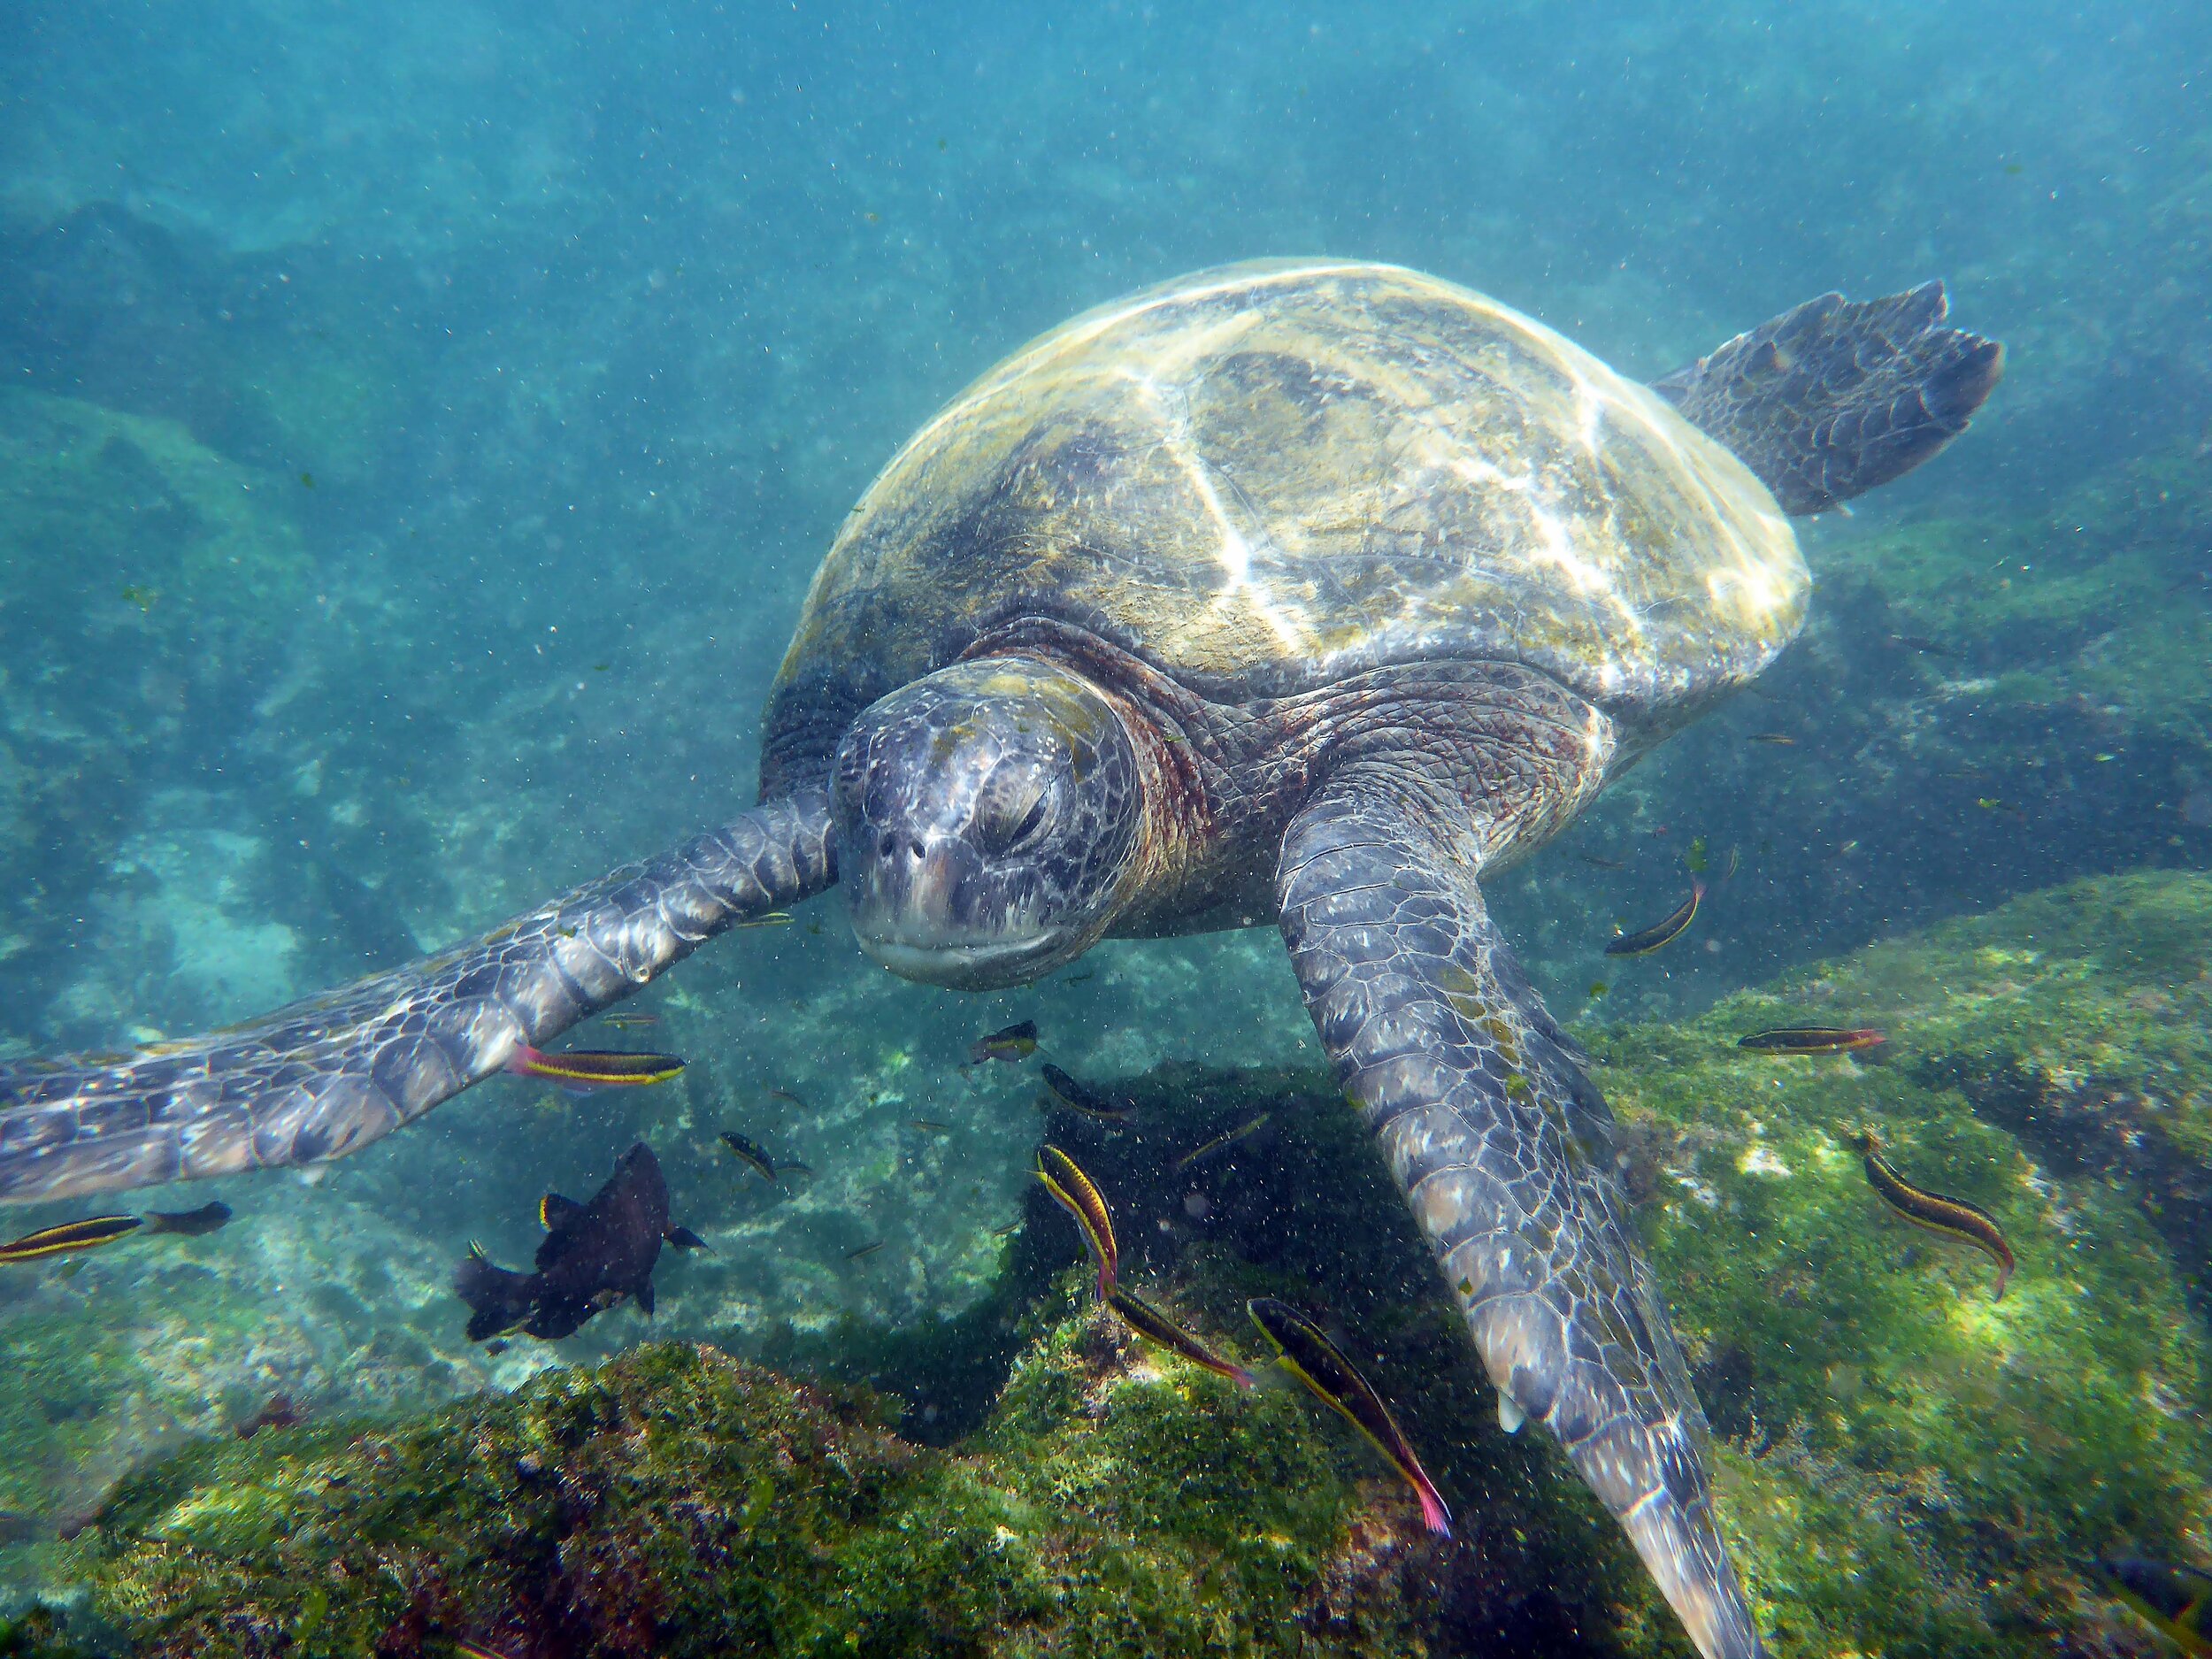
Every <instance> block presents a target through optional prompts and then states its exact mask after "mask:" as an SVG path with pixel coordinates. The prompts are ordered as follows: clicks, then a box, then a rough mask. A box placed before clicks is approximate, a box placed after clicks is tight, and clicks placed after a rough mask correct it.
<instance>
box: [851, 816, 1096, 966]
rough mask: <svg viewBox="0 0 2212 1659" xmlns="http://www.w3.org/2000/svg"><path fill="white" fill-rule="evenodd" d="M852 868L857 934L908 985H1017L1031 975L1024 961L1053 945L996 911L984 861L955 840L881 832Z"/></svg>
mask: <svg viewBox="0 0 2212 1659" xmlns="http://www.w3.org/2000/svg"><path fill="white" fill-rule="evenodd" d="M849 863H852V865H854V870H852V874H849V876H845V896H848V902H849V907H852V932H854V936H856V938H858V941H861V949H863V951H867V954H870V956H874V958H876V960H879V963H883V964H885V967H887V969H892V972H894V973H898V976H901V978H907V980H923V982H927V985H951V987H960V989H972V991H973V989H991V987H1000V985H1020V982H1025V980H1029V978H1031V973H1029V972H1025V964H1026V963H1035V960H1038V958H1040V956H1051V951H1053V945H1056V942H1057V941H1056V938H1053V932H1051V929H1047V932H1033V929H1026V927H1020V923H1018V918H1009V916H1000V914H994V907H991V902H989V896H987V883H985V870H982V858H980V856H978V854H976V849H973V848H969V845H967V843H964V841H960V839H958V836H925V834H896V832H883V834H879V836H876V839H874V848H870V849H867V854H863V856H861V858H852V861H849ZM1009 923H1013V925H1009Z"/></svg>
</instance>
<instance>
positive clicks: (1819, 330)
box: [1652, 282, 2005, 513]
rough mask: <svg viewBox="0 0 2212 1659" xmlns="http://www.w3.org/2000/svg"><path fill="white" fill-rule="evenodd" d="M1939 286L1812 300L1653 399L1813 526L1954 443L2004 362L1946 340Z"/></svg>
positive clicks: (1679, 373)
mask: <svg viewBox="0 0 2212 1659" xmlns="http://www.w3.org/2000/svg"><path fill="white" fill-rule="evenodd" d="M1949 310H1950V306H1949V303H1948V302H1947V301H1946V300H1945V298H1944V297H1943V284H1942V283H1940V282H1924V283H1922V284H1921V285H1920V286H1919V287H1918V288H1914V289H1912V290H1910V291H1909V292H1908V293H1904V294H1893V295H1891V296H1889V297H1888V298H1886V299H1878V300H1862V301H1858V302H1853V301H1850V300H1847V299H1845V298H1844V297H1843V296H1842V295H1840V294H1824V295H1822V296H1820V297H1819V298H1818V299H1816V300H1807V301H1806V302H1805V303H1803V304H1802V305H1800V306H1796V307H1794V308H1793V309H1792V310H1790V311H1784V312H1783V313H1782V314H1781V315H1780V316H1779V317H1777V318H1774V319H1771V320H1770V321H1768V322H1763V323H1762V324H1760V325H1759V326H1757V327H1756V328H1755V329H1753V330H1752V331H1751V332H1750V333H1749V334H1738V335H1737V336H1736V337H1735V338H1734V339H1733V340H1731V341H1730V342H1728V343H1727V344H1725V345H1724V346H1722V347H1721V348H1720V349H1718V350H1717V351H1715V352H1714V353H1713V355H1712V356H1710V357H1700V358H1699V359H1698V360H1697V361H1696V362H1695V363H1693V364H1690V365H1688V366H1686V367H1685V368H1679V369H1677V370H1676V371H1675V372H1674V373H1672V374H1670V375H1668V376H1667V377H1666V379H1664V380H1659V381H1656V382H1655V383H1654V384H1653V387H1652V389H1653V390H1654V391H1655V392H1657V393H1658V394H1659V395H1660V396H1663V397H1664V398H1666V399H1667V400H1668V401H1669V402H1670V403H1673V404H1674V405H1675V407H1676V408H1678V409H1679V410H1680V411H1682V413H1683V416H1684V418H1685V419H1687V420H1688V421H1689V422H1690V424H1691V425H1692V426H1697V427H1699V428H1701V430H1703V431H1705V432H1707V433H1709V434H1711V435H1712V436H1713V437H1716V438H1718V439H1719V440H1720V441H1721V442H1723V443H1724V444H1726V445H1727V446H1728V447H1729V448H1730V449H1732V450H1734V451H1735V453H1736V457H1737V458H1738V459H1739V460H1740V461H1742V462H1743V464H1744V465H1746V466H1748V467H1749V468H1750V469H1751V470H1752V471H1753V472H1756V473H1757V474H1758V475H1759V480H1760V482H1762V483H1763V484H1764V485H1765V486H1766V487H1767V488H1769V489H1770V490H1772V491H1773V492H1774V498H1775V499H1776V500H1777V501H1778V502H1780V503H1782V506H1783V509H1784V511H1788V512H1794V513H1806V512H1822V511H1826V510H1827V509H1828V508H1830V507H1832V506H1834V505H1835V504H1836V503H1839V502H1844V501H1848V500H1850V499H1851V497H1853V496H1854V495H1864V494H1865V493H1866V492H1867V491H1868V490H1870V489H1872V488H1875V487H1876V486H1877V485H1880V484H1886V483H1888V482H1889V480H1892V479H1893V478H1897V477H1901V476H1902V475H1903V474H1904V473H1907V472H1911V471H1912V469H1913V468H1914V467H1916V466H1918V465H1920V464H1921V463H1922V462H1923V461H1924V460H1926V459H1928V458H1929V457H1931V456H1932V455H1933V454H1935V452H1936V451H1937V450H1938V449H1941V448H1942V447H1943V446H1944V445H1945V444H1947V443H1948V442H1951V440H1952V439H1954V438H1955V437H1957V436H1958V435H1959V434H1960V433H1962V432H1964V431H1965V430H1966V423H1967V421H1968V420H1969V419H1971V418H1972V416H1973V413H1974V411H1976V410H1978V409H1979V408H1980V407H1981V406H1982V403H1983V400H1984V399H1985V398H1987V397H1988V396H1989V395H1990V393H1991V392H1993V391H1994V390H1995V389H1996V388H1997V381H1998V379H1999V377H2000V376H2001V375H2002V374H2003V373H2004V372H2005V349H2004V347H2002V346H2001V345H1999V344H1998V343H1997V342H1995V341H1993V340H1985V339H1983V338H1982V337H1981V336H1980V335H1979V334H1968V333H1967V332H1966V331H1965V330H1963V329H1960V328H1947V327H1945V326H1943V319H1944V318H1945V317H1946V316H1947V314H1948V312H1949Z"/></svg>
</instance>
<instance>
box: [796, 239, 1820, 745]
mask: <svg viewBox="0 0 2212 1659" xmlns="http://www.w3.org/2000/svg"><path fill="white" fill-rule="evenodd" d="M1808 585H1809V584H1808V578H1807V575H1806V572H1805V567H1804V565H1803V562H1802V560H1801V557H1800V556H1799V553H1798V549H1797V542H1796V538H1795V536H1794V534H1793V532H1792V530H1791V528H1790V526H1789V522H1788V520H1787V519H1786V518H1785V517H1784V516H1783V514H1782V512H1781V510H1780V508H1779V507H1778V505H1777V504H1776V503H1775V502H1774V499H1773V497H1772V496H1771V495H1769V494H1768V492H1767V490H1766V488H1765V487H1764V486H1763V485H1762V484H1761V483H1760V482H1759V481H1758V480H1756V479H1755V477H1753V476H1752V474H1751V473H1750V472H1748V471H1747V469H1746V468H1745V467H1744V466H1743V465H1741V464H1740V462H1738V461H1737V460H1736V459H1735V457H1733V456H1732V455H1730V454H1729V453H1728V452H1727V451H1726V450H1724V449H1722V448H1721V447H1720V446H1719V445H1718V444H1717V443H1715V442H1713V441H1712V440H1710V439H1709V438H1707V437H1706V436H1705V435H1704V434H1701V433H1700V432H1698V431H1697V430H1696V429H1695V428H1694V427H1692V426H1689V425H1688V424H1687V423H1686V422H1685V421H1684V420H1683V419H1681V418H1680V417H1679V416H1678V415H1677V414H1676V413H1675V411H1673V409H1672V408H1671V407H1670V406H1669V405H1668V404H1667V403H1665V402H1663V400H1662V399H1660V398H1659V397H1658V396H1655V395H1654V394H1653V393H1651V392H1650V391H1648V390H1647V389H1646V388H1643V387H1641V386H1639V385H1636V384H1634V383H1633V382H1631V381H1628V380H1624V379H1622V378H1621V377H1620V376H1619V375H1617V374H1616V373H1613V372H1612V371H1611V370H1610V369H1609V368H1607V367H1606V366H1605V365H1603V364H1601V363H1600V362H1598V361H1597V359H1595V358H1594V357H1591V356H1590V355H1589V354H1588V353H1587V352H1585V351H1583V350H1582V349H1579V348H1578V347H1577V346H1575V345H1573V344H1571V343H1570V342H1567V341H1566V340H1564V339H1563V338H1561V337H1560V336H1559V335H1557V334H1554V333H1552V332H1551V331H1550V330H1549V329H1548V328H1545V327H1544V326H1541V325H1540V324H1538V323H1535V322H1532V321H1531V320H1530V319H1527V318H1525V317H1523V316H1521V315H1519V314H1518V313H1517V312H1515V311H1511V310H1509V309H1508V308H1507V307H1505V306H1503V305H1500V304H1498V303H1495V302H1494V301H1491V300H1487V299H1485V298H1483V297H1482V296H1479V295H1477V294H1473V293H1471V292H1469V291H1468V290H1466V289H1463V288H1456V287H1455V286H1453V285H1451V284H1449V283H1447V282H1442V281H1439V280H1435V279H1433V278H1431V277H1425V276H1423V275H1420V274H1419V273H1415V272H1411V271H1406V270H1402V269H1399V268H1397V267H1394V266H1388V265H1357V264H1345V263H1330V262H1318V261H1302V262H1297V263H1285V264H1275V265H1240V266H1233V267H1231V268H1228V269H1225V270H1220V271H1214V272H1209V273H1201V274H1199V275H1196V276H1192V277H1187V278H1184V279H1182V280H1179V281H1176V282H1172V283H1170V284H1167V285H1165V286H1164V287H1161V288H1155V289H1153V290H1151V291H1149V292H1148V293H1145V294H1141V295H1138V296H1133V297H1132V298H1130V299H1127V300H1124V301H1121V302H1118V303H1115V304H1113V305H1110V306H1106V307H1102V308H1101V309H1100V310H1098V311H1092V312H1090V313H1088V314H1087V315H1086V316H1083V317H1080V318H1078V319H1076V320H1074V321H1073V322H1071V323H1068V324H1066V325H1065V326H1062V327H1060V328H1058V329H1056V330H1055V331H1053V332H1052V333H1051V334H1047V335H1045V336H1044V337H1043V338H1041V340H1038V341H1037V342H1034V343H1033V344H1032V345H1030V346H1028V347H1026V348H1025V349H1023V350H1022V351H1020V352H1018V353H1017V354H1016V355H1015V356H1013V357H1010V358H1008V359H1007V360H1006V361H1005V362H1004V363H1002V364H1001V365H998V366H997V367H996V368H995V369H993V370H991V371H990V372H989V373H987V374H986V375H984V376H983V378H982V379H981V380H978V381H977V382H976V383H975V384H974V385H973V386H972V387H970V388H968V389H967V390H966V391H965V392H964V393H962V394H961V395H960V396H958V397H957V398H956V399H954V401H953V402H952V403H950V404H949V405H948V406H947V407H946V408H945V410H944V411H942V412H941V413H940V414H939V415H938V416H937V417H936V418H935V419H933V420H931V421H930V422H929V423H928V425H926V426H924V427H923V428H922V429H921V430H920V431H919V432H918V433H917V434H915V435H914V437H913V438H912V439H911V440H910V442H908V443H907V445H906V447H905V448H904V449H902V450H901V451H900V452H899V454H898V455H897V456H896V457H895V458H894V459H893V460H892V462H891V464H890V465H889V466H887V468H886V469H885V470H884V472H883V474H882V476H881V477H879V479H878V480H876V482H875V483H874V485H873V486H872V487H871V488H870V489H869V491H868V493H867V495H865V496H864V498H863V500H862V502H861V503H860V505H859V506H858V507H857V508H856V510H855V511H854V512H853V514H852V515H851V516H850V517H849V518H848V520H847V522H846V525H845V527H844V529H843V532H842V533H841V534H840V535H839V537H838V539H837V541H836V544H835V546H834V547H833V548H832V549H831V550H830V554H829V557H827V559H826V560H825V561H824V563H823V565H822V568H821V570H820V571H819V572H818V574H817V575H816V577H815V580H814V585H813V588H812V589H811V591H810V594H809V595H808V598H807V602H806V606H805V610H804V611H803V614H802V617H801V618H800V623H799V627H798V631H797V634H795V637H794V639H793V641H792V643H791V648H790V650H789V652H788V653H787V656H786V657H785V660H784V664H783V668H782V672H781V673H780V677H779V681H778V690H779V694H780V695H779V698H778V699H777V701H776V703H772V708H771V716H770V722H771V728H772V733H773V728H774V727H775V726H776V724H777V722H778V720H779V718H798V712H799V711H798V710H796V709H795V708H793V707H792V706H791V705H793V704H794V703H795V702H796V701H797V700H798V697H799V695H800V694H803V696H804V698H805V700H806V701H807V702H808V703H810V704H812V705H813V706H816V707H820V706H821V704H822V703H823V701H824V700H825V699H826V702H828V703H839V704H846V705H849V706H857V704H858V703H864V702H865V701H868V700H870V699H872V697H873V696H876V695H881V693H882V692H884V691H887V690H888V689H890V688H892V687H895V686H898V685H901V684H903V683H905V682H906V681H908V680H913V679H916V678H918V677H919V676H921V675H923V674H926V673H929V672H933V671H934V670H935V669H937V668H939V667H941V666H942V665H943V664H945V663H947V662H949V661H952V660H954V659H955V658H956V657H958V656H959V655H960V654H961V653H962V652H963V651H964V650H965V649H968V647H969V646H970V645H971V644H972V643H973V641H975V640H976V639H977V638H978V637H979V636H980V635H982V634H985V633H987V632H988V631H989V630H991V629H992V628H995V627H997V626H1002V625H1003V624H1005V623H1007V622H1009V621H1011V620H1014V619H1017V618H1023V617H1032V616H1036V617H1049V618H1059V619H1062V620H1064V621H1069V622H1073V623H1077V624H1079V625H1081V626H1086V627H1088V628H1091V629H1093V630H1094V631H1095V632H1097V633H1099V634H1103V635H1104V636H1106V637H1107V638H1109V639H1110V640H1112V641H1114V642H1115V643H1116V644H1118V645H1119V646H1121V647H1122V648H1124V649H1126V650H1128V651H1130V652H1132V653H1133V654H1135V655H1137V656H1139V657H1142V658H1144V659H1146V660H1147V661H1148V662H1150V663H1151V664H1154V665H1155V666H1156V667H1157V668H1159V669H1161V670H1163V671H1164V672H1167V673H1169V674H1171V675H1172V676H1174V677H1175V678H1176V679H1178V680H1180V681H1182V682H1183V683H1184V684H1186V685H1187V686H1190V687H1192V688H1194V689H1195V690H1198V691H1200V692H1202V693H1203V694H1204V695H1208V696H1211V697H1215V698H1217V699H1222V700H1228V701H1247V700H1250V699H1253V698H1257V697H1264V696H1272V695H1284V694H1287V693H1292V692H1296V691H1302V690H1307V689H1310V688H1313V687H1319V686H1324V685H1326V684H1329V683H1331V682H1333V681H1335V680H1340V679H1341V678H1342V677H1343V676H1345V675H1346V674H1348V673H1351V672H1357V671H1358V670H1360V669H1363V668H1368V667H1372V666H1377V665H1380V664H1392V663H1402V662H1408V661H1415V660H1419V659H1424V658H1432V657H1457V658H1480V659H1491V660H1495V659H1504V660H1509V661H1515V662H1520V663H1524V664H1528V665H1530V666H1532V667H1536V668H1540V669H1542V670H1544V671H1545V672H1548V673H1551V674H1552V675H1554V676H1555V677H1556V678H1557V679H1559V680H1563V681H1564V682H1565V683H1566V684H1567V685H1569V686H1570V687H1572V688H1574V689H1575V690H1577V691H1578V692H1580V693H1581V694H1582V695H1586V696H1588V697H1591V698H1593V699H1594V700H1596V701H1598V702H1599V703H1601V704H1603V705H1604V706H1606V707H1608V708H1609V709H1611V710H1616V711H1617V712H1620V713H1623V714H1626V715H1631V716H1639V717H1642V718H1644V719H1645V720H1654V719H1655V720H1656V722H1657V723H1660V724H1665V723H1666V715H1667V712H1668V710H1670V709H1671V707H1675V706H1680V707H1682V708H1685V709H1686V708H1689V707H1693V706H1695V705H1697V704H1699V703H1702V702H1704V701H1705V700H1707V699H1708V698H1709V697H1710V696H1711V695H1713V694H1714V693H1716V692H1717V691H1719V690H1721V689H1724V688H1725V687H1727V686H1728V685H1731V684H1733V683H1736V682H1739V681H1740V680H1745V679H1747V678H1749V677H1750V676H1751V675H1753V674H1755V673H1756V672H1758V671H1759V670H1760V669H1761V668H1763V667H1764V666H1765V665H1766V664H1767V663H1768V662H1769V661H1770V659H1771V658H1772V657H1773V656H1774V654H1775V652H1776V651H1778V649H1780V648H1781V647H1782V646H1783V645H1784V644H1785V643H1786V642H1787V641H1788V640H1789V638H1790V637H1791V635H1792V634H1794V633H1795V631H1796V629H1797V626H1798V624H1799V622H1800V620H1801V616H1802V613H1803V608H1804V601H1805V596H1806V590H1807V588H1808Z"/></svg>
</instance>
